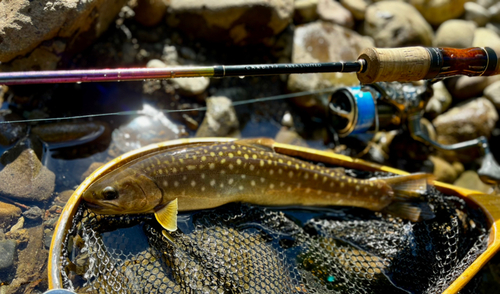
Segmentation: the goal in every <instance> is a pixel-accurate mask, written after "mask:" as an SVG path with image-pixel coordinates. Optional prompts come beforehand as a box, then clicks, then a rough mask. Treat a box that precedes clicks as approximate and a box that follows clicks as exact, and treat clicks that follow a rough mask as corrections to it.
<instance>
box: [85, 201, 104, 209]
mask: <svg viewBox="0 0 500 294" xmlns="http://www.w3.org/2000/svg"><path fill="white" fill-rule="evenodd" d="M85 206H87V207H88V208H90V209H92V210H101V209H103V207H102V206H101V205H99V204H96V203H92V202H89V201H85Z"/></svg>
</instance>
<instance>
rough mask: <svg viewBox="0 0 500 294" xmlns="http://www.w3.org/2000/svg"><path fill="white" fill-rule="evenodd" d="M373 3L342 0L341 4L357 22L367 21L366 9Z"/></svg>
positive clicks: (369, 1) (364, 0)
mask: <svg viewBox="0 0 500 294" xmlns="http://www.w3.org/2000/svg"><path fill="white" fill-rule="evenodd" d="M372 2H373V1H371V0H340V3H341V4H342V5H343V6H344V7H345V8H346V9H347V10H349V11H350V12H351V13H352V15H353V16H354V18H356V19H357V20H363V19H365V13H366V9H367V8H368V5H370V4H372Z"/></svg>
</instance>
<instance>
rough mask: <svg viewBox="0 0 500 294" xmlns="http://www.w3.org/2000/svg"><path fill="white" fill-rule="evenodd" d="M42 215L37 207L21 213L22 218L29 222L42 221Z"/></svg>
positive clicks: (41, 211) (42, 212)
mask: <svg viewBox="0 0 500 294" xmlns="http://www.w3.org/2000/svg"><path fill="white" fill-rule="evenodd" d="M43 215H44V211H43V210H41V209H40V207H38V206H32V207H30V209H28V210H26V211H25V212H23V216H24V217H25V218H27V219H29V220H32V221H37V220H40V219H42V217H43Z"/></svg>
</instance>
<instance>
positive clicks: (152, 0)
mask: <svg viewBox="0 0 500 294" xmlns="http://www.w3.org/2000/svg"><path fill="white" fill-rule="evenodd" d="M169 3H170V0H139V1H137V6H136V7H134V12H135V20H136V21H137V22H138V23H140V24H142V25H143V26H147V27H152V26H155V25H157V24H159V23H160V22H161V20H162V19H163V16H165V13H167V7H168V5H169Z"/></svg>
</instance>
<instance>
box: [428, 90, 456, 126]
mask: <svg viewBox="0 0 500 294" xmlns="http://www.w3.org/2000/svg"><path fill="white" fill-rule="evenodd" d="M432 89H433V91H434V94H433V95H432V97H431V99H429V101H428V102H427V105H426V106H425V113H426V116H427V117H430V118H431V119H432V118H435V117H436V116H438V115H439V114H441V113H443V112H445V111H446V110H447V109H448V108H449V107H450V105H451V102H452V97H451V94H450V92H448V90H447V89H446V86H445V85H444V83H443V82H442V81H440V82H437V83H434V84H433V85H432Z"/></svg>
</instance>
